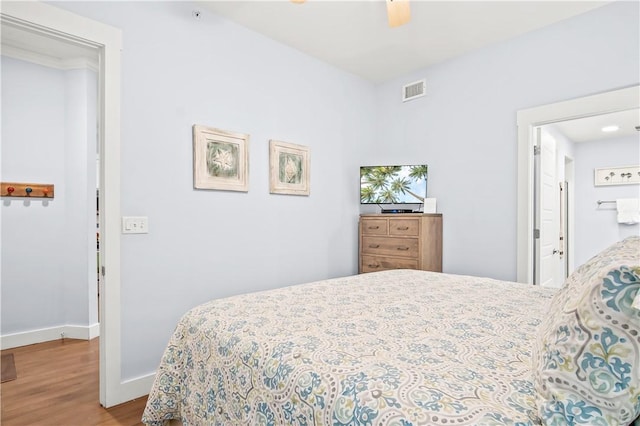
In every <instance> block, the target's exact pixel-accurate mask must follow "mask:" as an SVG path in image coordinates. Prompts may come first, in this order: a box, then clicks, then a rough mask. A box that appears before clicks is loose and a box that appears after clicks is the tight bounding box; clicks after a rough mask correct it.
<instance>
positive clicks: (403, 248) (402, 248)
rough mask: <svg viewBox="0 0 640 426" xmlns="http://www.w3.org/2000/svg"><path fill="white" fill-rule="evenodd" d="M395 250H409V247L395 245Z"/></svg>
mask: <svg viewBox="0 0 640 426" xmlns="http://www.w3.org/2000/svg"><path fill="white" fill-rule="evenodd" d="M396 250H402V251H406V250H409V247H397V248H396Z"/></svg>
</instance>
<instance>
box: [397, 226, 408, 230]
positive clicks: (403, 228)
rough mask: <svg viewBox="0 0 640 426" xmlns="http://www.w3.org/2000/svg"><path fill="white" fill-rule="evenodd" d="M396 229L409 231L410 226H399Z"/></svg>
mask: <svg viewBox="0 0 640 426" xmlns="http://www.w3.org/2000/svg"><path fill="white" fill-rule="evenodd" d="M396 229H397V230H398V231H406V230H407V229H409V227H408V226H398V227H397V228H396Z"/></svg>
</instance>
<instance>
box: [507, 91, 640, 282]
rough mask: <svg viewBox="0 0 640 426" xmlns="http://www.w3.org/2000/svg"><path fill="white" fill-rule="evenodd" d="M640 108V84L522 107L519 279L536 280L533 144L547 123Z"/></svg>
mask: <svg viewBox="0 0 640 426" xmlns="http://www.w3.org/2000/svg"><path fill="white" fill-rule="evenodd" d="M634 108H640V86H633V87H627V88H623V89H616V90H612V91H610V92H605V93H599V94H597V95H591V96H585V97H583V98H577V99H571V100H568V101H563V102H557V103H553V104H548V105H541V106H538V107H534V108H529V109H525V110H520V111H518V115H517V124H518V221H517V224H518V230H517V262H518V263H517V280H518V282H522V283H533V268H534V264H533V222H534V212H533V185H534V182H533V146H534V143H535V134H534V131H535V128H536V127H538V126H542V125H545V124H550V123H556V122H559V121H566V120H573V119H576V118H583V117H591V116H594V115H600V114H607V113H611V112H619V111H626V110H630V109H634Z"/></svg>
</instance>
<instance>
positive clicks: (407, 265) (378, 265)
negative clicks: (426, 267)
mask: <svg viewBox="0 0 640 426" xmlns="http://www.w3.org/2000/svg"><path fill="white" fill-rule="evenodd" d="M387 269H418V260H417V259H399V258H394V257H380V256H365V255H363V256H362V265H360V271H361V272H376V271H386V270H387Z"/></svg>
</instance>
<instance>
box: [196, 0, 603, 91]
mask: <svg viewBox="0 0 640 426" xmlns="http://www.w3.org/2000/svg"><path fill="white" fill-rule="evenodd" d="M607 3H610V1H576V0H570V1H452V0H448V1H425V0H422V1H421V0H411V2H410V7H411V21H410V22H409V23H407V24H405V25H403V26H400V27H396V28H390V27H389V26H388V24H387V15H386V13H387V12H386V3H385V1H384V0H363V1H349V0H345V1H332V0H307V1H305V2H304V3H294V2H292V1H289V0H274V1H268V0H267V1H265V0H263V1H238V0H236V1H201V2H198V4H199V5H201V6H202V9H200V11H201V12H202V13H201V14H200V15H199V18H198V19H201V20H206V19H207V17H208V16H207V13H206V12H207V11H210V12H213V13H215V14H216V15H219V16H222V17H224V18H227V19H229V20H231V21H234V22H236V23H238V24H240V25H242V26H244V27H247V28H249V29H251V30H253V31H256V32H258V33H261V34H263V35H265V36H267V37H269V38H271V39H274V40H276V41H279V42H281V43H283V44H286V45H289V46H291V47H293V48H295V49H297V50H299V51H301V52H305V53H307V54H309V55H311V56H313V57H316V58H318V59H320V60H321V61H324V62H327V63H329V64H332V65H334V66H336V67H337V68H340V69H343V70H345V71H347V72H350V73H353V74H355V75H358V76H360V77H362V78H364V79H366V80H369V81H371V82H373V83H381V82H385V81H388V80H390V79H393V78H395V77H399V76H402V75H405V74H408V73H411V72H413V71H416V70H419V69H421V68H424V67H428V66H430V65H434V64H437V63H439V62H442V61H446V60H447V59H451V58H454V57H456V56H458V55H462V54H464V53H466V52H469V51H471V50H474V49H479V48H482V47H484V46H487V45H489V44H491V43H496V42H499V41H502V40H507V39H510V38H513V37H517V36H519V35H521V34H524V33H526V32H529V31H532V30H535V29H538V28H542V27H544V26H547V25H550V24H553V23H555V22H558V21H561V20H563V19H567V18H571V17H573V16H575V15H578V14H581V13H584V12H587V11H589V10H592V9H595V8H597V7H601V6H603V5H605V4H607Z"/></svg>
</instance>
